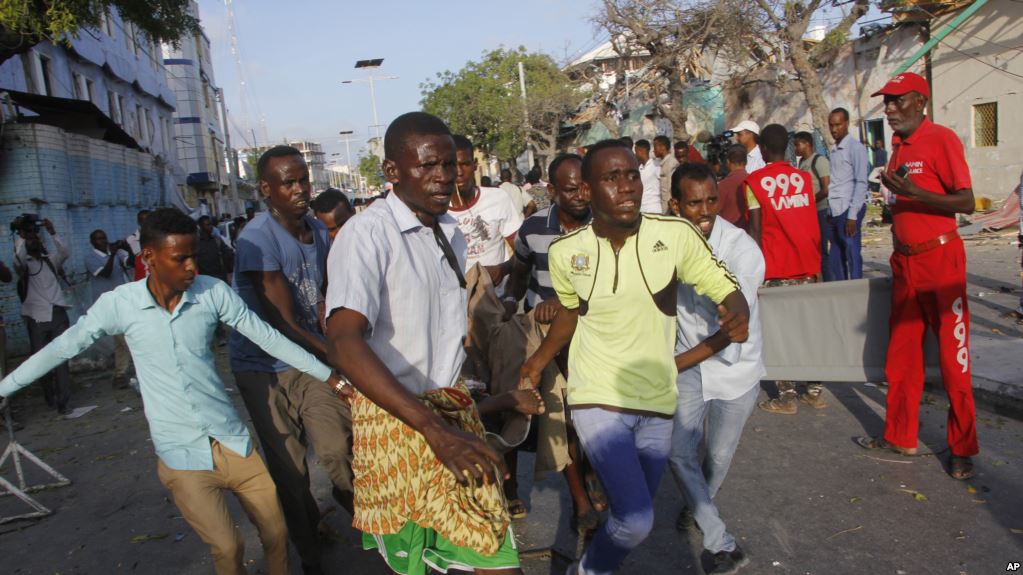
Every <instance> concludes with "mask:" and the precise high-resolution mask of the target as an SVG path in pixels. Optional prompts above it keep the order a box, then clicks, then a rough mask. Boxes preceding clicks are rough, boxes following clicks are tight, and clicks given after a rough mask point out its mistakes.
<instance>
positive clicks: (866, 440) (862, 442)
mask: <svg viewBox="0 0 1023 575" xmlns="http://www.w3.org/2000/svg"><path fill="white" fill-rule="evenodd" d="M853 441H855V442H856V445H859V446H860V447H862V448H863V449H871V450H873V449H883V450H885V451H891V452H892V453H897V454H899V455H903V456H907V457H908V456H913V455H916V448H915V447H899V446H898V445H892V444H891V443H888V442H887V441H885V440H884V439H882V438H880V437H856V438H854V439H853Z"/></svg>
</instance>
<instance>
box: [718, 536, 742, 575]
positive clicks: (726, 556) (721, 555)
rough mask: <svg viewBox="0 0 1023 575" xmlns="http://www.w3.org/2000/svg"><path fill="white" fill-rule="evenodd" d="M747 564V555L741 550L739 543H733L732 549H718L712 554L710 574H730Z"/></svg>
mask: <svg viewBox="0 0 1023 575" xmlns="http://www.w3.org/2000/svg"><path fill="white" fill-rule="evenodd" d="M747 565H749V557H747V556H746V554H745V553H743V552H742V549H741V548H740V547H739V544H738V543H736V544H735V549H734V550H732V551H718V552H717V553H715V554H714V569H713V570H711V571H710V574H711V575H730V574H731V573H738V572H739V569H740V568H742V567H745V566H747Z"/></svg>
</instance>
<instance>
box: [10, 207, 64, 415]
mask: <svg viewBox="0 0 1023 575" xmlns="http://www.w3.org/2000/svg"><path fill="white" fill-rule="evenodd" d="M15 221H16V222H18V223H17V224H16V227H17V232H18V237H17V238H15V240H14V269H15V271H16V272H17V273H18V295H19V297H21V315H22V317H23V318H25V326H26V327H27V328H28V341H29V346H30V348H31V349H32V353H35V352H37V351H39V350H41V349H42V348H44V347H46V344H48V343H50V342H51V341H53V340H54V339H56V337H57V336H59V335H60V334H62V333H64V331H65V330H67V328H68V327H69V326H70V322H69V320H68V315H67V310H68V308H70V307H71V302H69V301H68V299H67V297H66V296H65V295H64V288H63V286H62V285H61V278H62V276H63V275H64V271H63V270H62V269H61V266H62V265H63V264H64V262H65V261H67V258H68V250H67V246H66V245H65V244H64V240H62V239H61V237H60V236H59V235H58V234H57V232H56V231H55V230H54V229H53V222H51V221H50V220H48V219H47V220H43V227H44V228H45V229H46V232H47V233H48V234H50V239H51V240H53V246H54V248H55V253H54V254H52V255H51V254H47V253H46V248H45V247H44V246H43V239H42V237H40V235H39V223H38V220H29V219H28V218H26V217H24V216H23V217H21V218H19V219H18V220H15ZM64 281H65V283H66V280H64ZM22 294H24V297H22ZM53 375H54V376H55V377H47V378H46V379H45V380H43V393H44V395H45V396H46V404H47V405H49V406H50V407H52V408H54V409H56V410H57V412H58V413H60V414H61V415H64V414H66V413H69V412H70V408H69V407H68V400H70V398H71V370H70V369H68V364H67V362H66V361H65V362H64V363H62V364H60V365H59V366H57V368H56V369H54V370H53Z"/></svg>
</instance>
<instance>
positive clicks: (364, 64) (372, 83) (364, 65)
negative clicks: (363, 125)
mask: <svg viewBox="0 0 1023 575" xmlns="http://www.w3.org/2000/svg"><path fill="white" fill-rule="evenodd" d="M383 63H384V59H383V58H373V59H370V60H359V61H357V62H356V63H355V68H356V69H366V70H369V76H367V77H366V78H356V79H354V80H342V81H341V83H342V84H352V83H355V82H369V98H370V100H371V102H372V104H373V126H372V127H373V129H374V130H375V131H376V135H377V138H380V119H379V118H378V117H377V94H376V81H377V80H397V79H398V77H397V76H374V75H373V70H376V69H377V68H379V67H380V66H381V65H382V64H383Z"/></svg>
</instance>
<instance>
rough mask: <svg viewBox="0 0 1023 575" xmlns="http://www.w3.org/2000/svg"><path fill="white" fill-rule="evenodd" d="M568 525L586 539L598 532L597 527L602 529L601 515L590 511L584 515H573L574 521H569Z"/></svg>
mask: <svg viewBox="0 0 1023 575" xmlns="http://www.w3.org/2000/svg"><path fill="white" fill-rule="evenodd" d="M568 524H569V527H571V528H572V531H575V532H576V533H578V534H579V535H582V536H584V537H585V536H587V535H589V534H591V533H593V532H594V531H596V530H597V527H600V514H598V513H597V512H596V511H594V510H593V509H590V510H589V511H587V512H586V513H583V514H582V515H572V519H570V520H569V522H568Z"/></svg>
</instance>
